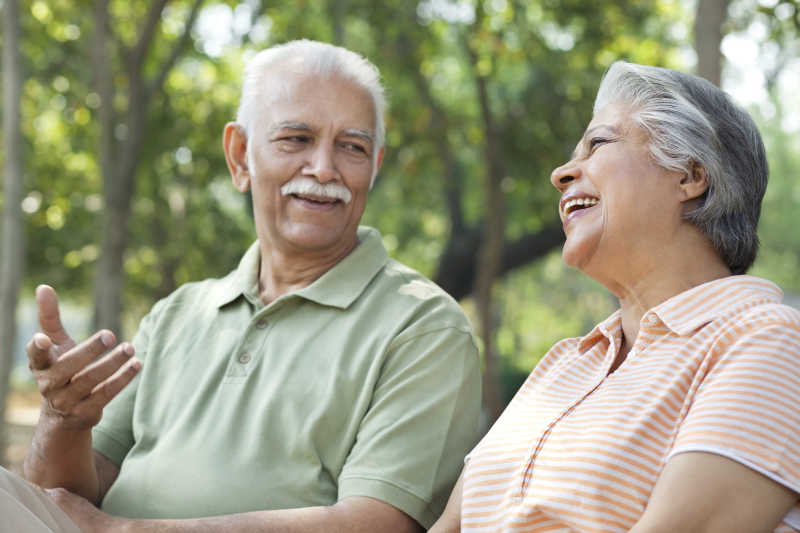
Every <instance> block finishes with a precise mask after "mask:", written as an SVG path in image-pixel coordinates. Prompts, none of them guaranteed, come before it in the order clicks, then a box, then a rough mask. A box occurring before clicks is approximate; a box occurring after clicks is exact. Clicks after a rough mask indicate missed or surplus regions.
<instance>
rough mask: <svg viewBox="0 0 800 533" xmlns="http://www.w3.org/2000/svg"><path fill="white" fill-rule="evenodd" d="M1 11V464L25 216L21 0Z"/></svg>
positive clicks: (12, 1)
mask: <svg viewBox="0 0 800 533" xmlns="http://www.w3.org/2000/svg"><path fill="white" fill-rule="evenodd" d="M2 14H3V153H4V155H5V166H4V169H3V170H4V172H3V173H4V179H3V229H2V254H0V464H4V463H5V452H6V437H7V436H6V431H5V423H4V421H5V414H6V398H7V397H8V387H9V375H10V373H11V367H12V365H13V363H14V346H15V334H16V331H17V320H16V311H17V300H18V295H19V287H20V283H21V281H22V275H23V270H24V265H25V263H24V261H25V241H24V228H23V222H24V220H23V218H22V208H21V202H22V191H23V184H22V133H21V131H20V126H19V124H20V120H19V119H20V93H21V88H22V72H21V68H20V58H19V43H20V22H19V6H18V4H17V0H4V2H3V4H2Z"/></svg>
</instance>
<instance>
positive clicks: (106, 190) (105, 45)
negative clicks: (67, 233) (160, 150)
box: [93, 0, 202, 332]
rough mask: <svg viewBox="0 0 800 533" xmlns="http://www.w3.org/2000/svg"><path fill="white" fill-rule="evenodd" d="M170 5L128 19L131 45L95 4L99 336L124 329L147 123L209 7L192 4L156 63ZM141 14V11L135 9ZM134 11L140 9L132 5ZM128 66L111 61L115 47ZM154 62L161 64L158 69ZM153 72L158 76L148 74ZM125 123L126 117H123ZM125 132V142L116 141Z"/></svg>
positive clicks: (102, 5) (157, 1)
mask: <svg viewBox="0 0 800 533" xmlns="http://www.w3.org/2000/svg"><path fill="white" fill-rule="evenodd" d="M168 1H169V0H153V1H152V2H150V5H149V6H148V8H147V11H146V13H144V14H143V15H140V14H139V13H137V12H136V10H135V9H131V11H132V12H129V13H128V16H131V15H132V17H131V18H133V19H134V20H135V19H137V18H138V19H139V20H138V21H137V22H138V24H136V25H137V26H140V28H141V29H140V30H139V32H138V34H137V35H135V38H134V39H132V42H131V43H130V44H129V43H126V42H125V39H124V38H122V37H120V36H115V38H114V39H112V38H111V29H112V28H115V27H117V25H118V19H115V18H114V17H113V14H112V12H111V11H110V9H109V0H96V2H95V17H94V22H95V23H94V29H95V40H94V47H93V52H94V57H93V63H94V65H95V69H96V70H95V85H96V91H97V94H98V96H99V105H98V108H99V120H98V121H99V126H100V134H99V137H98V139H99V150H98V151H99V160H100V170H101V172H102V176H103V205H104V207H105V208H104V210H103V224H102V228H103V237H102V245H101V249H100V256H99V261H98V264H97V272H96V274H95V306H94V320H93V329H99V328H101V327H105V328H109V329H111V330H112V331H116V332H121V330H122V290H123V279H124V269H123V257H124V253H125V248H126V245H127V238H128V224H129V220H130V214H131V209H132V204H133V195H134V190H135V180H136V176H137V170H138V169H139V165H140V162H141V156H142V145H143V143H144V140H145V136H146V134H147V130H148V128H147V119H148V115H149V113H150V111H151V109H150V108H151V106H152V105H153V103H154V97H155V96H156V94H157V93H158V92H159V91H161V89H162V87H163V85H164V81H165V80H166V78H167V76H168V75H169V73H170V71H171V70H172V68H173V67H174V66H175V63H176V61H177V60H178V59H179V58H180V56H181V54H182V53H183V52H184V49H185V48H186V46H187V45H188V44H189V43H190V36H191V31H192V27H193V26H194V22H195V19H196V18H197V14H198V12H199V9H200V5H201V4H202V0H193V1H192V3H191V6H190V7H189V9H188V14H187V15H186V18H185V20H184V21H183V31H182V32H181V33H180V34H179V35H178V36H177V37H176V38H174V39H172V42H170V43H169V46H170V48H169V50H168V51H167V53H163V52H162V57H156V58H155V59H151V64H148V61H147V60H148V55H150V53H151V50H152V49H154V48H155V46H154V44H155V43H154V41H155V40H157V39H159V38H161V39H164V40H167V41H169V40H168V39H165V38H164V36H163V33H162V35H159V33H158V26H159V22H160V21H161V18H162V16H163V12H164V9H165V7H166V6H167V3H168ZM136 6H137V7H138V6H139V4H136ZM131 8H133V6H131ZM112 47H113V48H115V49H116V50H114V51H115V52H116V53H117V54H118V55H119V57H121V58H123V61H122V62H121V63H117V62H115V61H113V60H112V57H111V56H110V53H111V50H110V49H111V48H112ZM152 63H155V64H156V66H155V67H154V66H153V64H152ZM148 71H152V72H153V74H150V75H148ZM120 80H124V82H125V85H126V86H127V87H126V88H127V94H126V95H125V98H123V99H121V100H122V101H123V102H124V103H123V104H118V103H117V102H118V100H117V99H116V93H117V89H115V85H116V84H119V83H120ZM123 117H124V118H123ZM120 128H122V129H123V130H124V131H125V134H124V135H119V134H117V133H118V132H119V131H120Z"/></svg>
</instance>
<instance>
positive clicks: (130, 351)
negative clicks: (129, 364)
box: [122, 343, 135, 357]
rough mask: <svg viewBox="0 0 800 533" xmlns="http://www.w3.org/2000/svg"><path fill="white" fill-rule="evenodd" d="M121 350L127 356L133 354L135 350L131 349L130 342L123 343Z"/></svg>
mask: <svg viewBox="0 0 800 533" xmlns="http://www.w3.org/2000/svg"><path fill="white" fill-rule="evenodd" d="M122 351H123V352H124V353H125V355H127V356H128V357H130V356H131V355H133V354H134V352H135V350H134V349H133V345H132V344H128V343H125V345H124V346H123V347H122Z"/></svg>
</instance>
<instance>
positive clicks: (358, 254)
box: [214, 226, 389, 309]
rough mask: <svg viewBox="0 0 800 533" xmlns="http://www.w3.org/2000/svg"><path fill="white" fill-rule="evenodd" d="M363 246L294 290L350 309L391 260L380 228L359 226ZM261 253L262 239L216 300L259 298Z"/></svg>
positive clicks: (226, 280)
mask: <svg viewBox="0 0 800 533" xmlns="http://www.w3.org/2000/svg"><path fill="white" fill-rule="evenodd" d="M358 240H359V245H358V246H356V248H355V249H354V250H353V251H352V252H350V254H348V255H347V256H346V257H345V258H344V259H342V260H341V261H339V262H338V263H337V264H336V265H334V267H333V268H331V269H330V270H328V271H327V272H326V273H325V274H323V275H322V276H320V277H319V278H318V279H317V280H316V281H314V283H312V284H311V285H309V286H308V287H304V288H303V289H300V290H299V291H296V292H294V293H292V295H293V296H299V297H302V298H305V299H307V300H311V301H313V302H316V303H318V304H320V305H329V306H333V307H339V308H342V309H345V308H347V307H348V306H349V305H350V304H351V303H353V302H354V301H355V300H356V299H357V298H358V297H359V296H360V295H361V293H362V292H363V291H364V289H365V288H366V287H367V285H368V284H369V282H370V281H372V278H373V277H375V274H377V273H378V271H379V270H380V269H382V268H383V266H384V265H385V264H386V262H387V261H388V260H389V253H388V252H387V251H386V248H384V246H383V240H382V239H381V234H380V233H379V232H378V230H376V229H374V228H370V227H367V226H359V228H358ZM260 264H261V254H260V249H259V246H258V241H256V242H254V243H253V244H252V245H250V248H248V249H247V252H245V254H244V256H242V259H241V261H239V266H238V267H237V268H236V270H234V271H233V272H231V273H230V274H228V275H227V276H226V277H224V278H223V279H222V280H220V284H219V286H218V287H217V291H216V295H215V298H214V303H215V304H216V305H217V307H222V306H223V305H226V304H228V303H230V302H232V301H233V300H235V299H236V298H238V297H239V296H244V297H245V298H247V299H248V300H250V301H258V270H259V267H260Z"/></svg>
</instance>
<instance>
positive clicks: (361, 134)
mask: <svg viewBox="0 0 800 533" xmlns="http://www.w3.org/2000/svg"><path fill="white" fill-rule="evenodd" d="M342 135H345V136H346V137H358V138H359V139H363V140H364V141H367V142H370V143H371V142H375V141H374V138H373V136H372V133H370V132H369V131H367V130H360V129H357V128H348V129H344V130H342Z"/></svg>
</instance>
